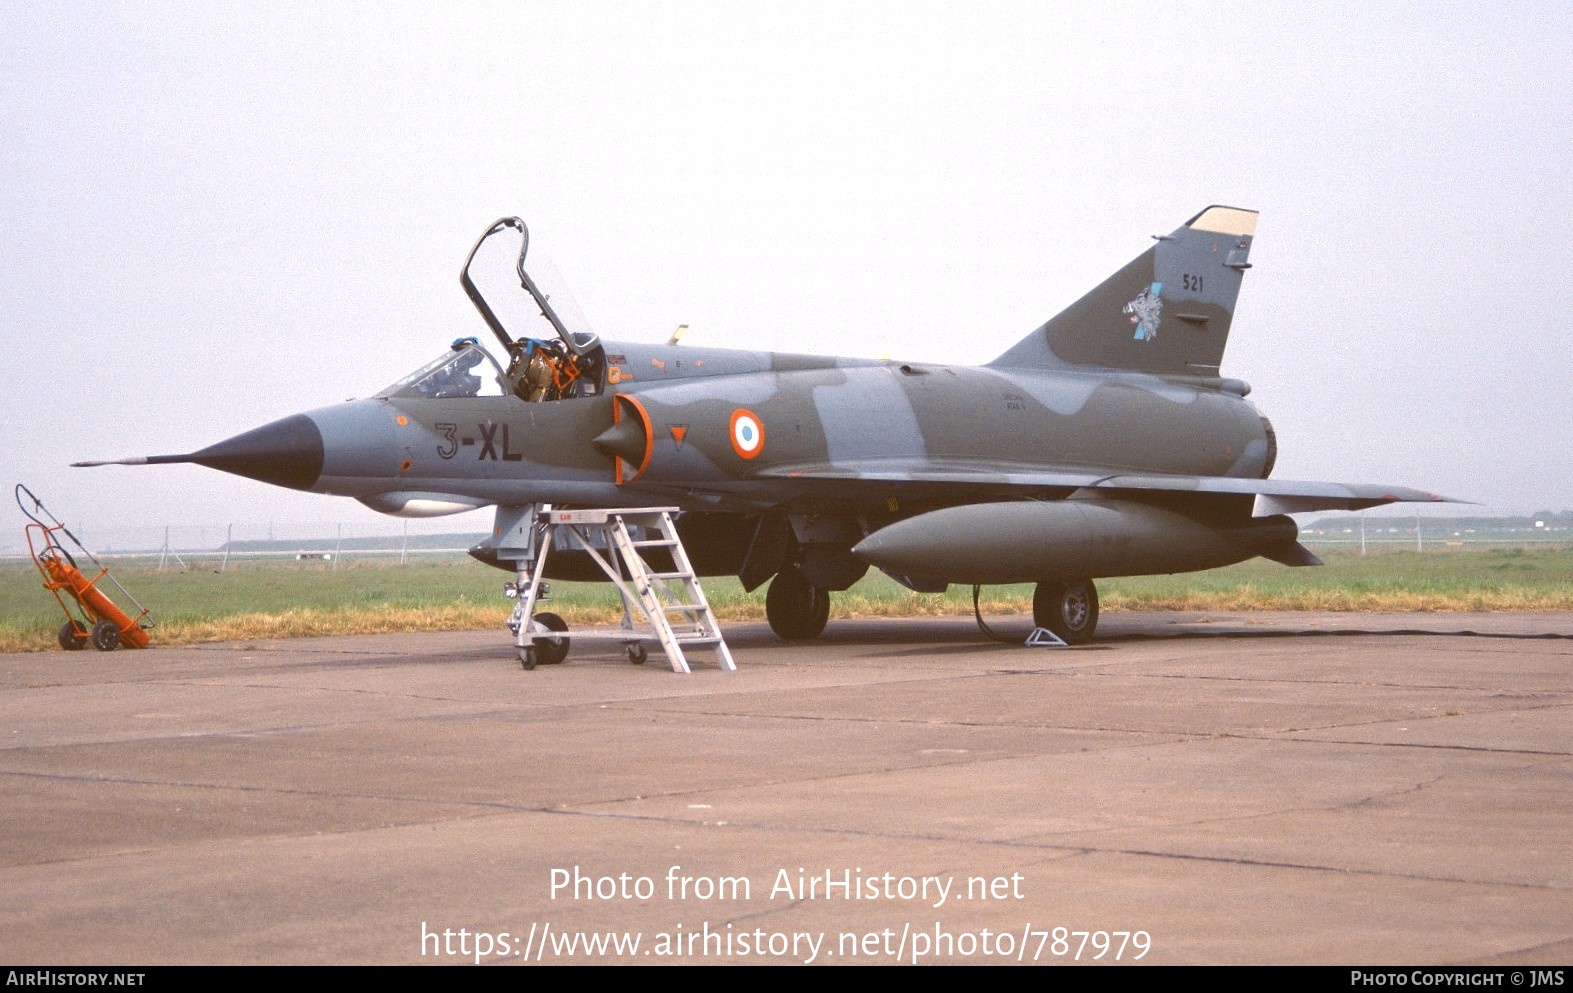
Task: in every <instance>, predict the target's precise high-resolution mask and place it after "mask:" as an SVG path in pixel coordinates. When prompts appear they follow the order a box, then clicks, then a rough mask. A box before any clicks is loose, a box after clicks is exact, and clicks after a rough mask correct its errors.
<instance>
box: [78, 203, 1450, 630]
mask: <svg viewBox="0 0 1573 993" xmlns="http://www.w3.org/2000/svg"><path fill="white" fill-rule="evenodd" d="M1256 217H1257V215H1256V212H1255V211H1250V210H1240V209H1237V208H1233V207H1222V206H1213V207H1208V208H1207V209H1206V210H1204V211H1202V212H1201V213H1200V214H1197V215H1196V216H1195V217H1193V218H1191V220H1189V221H1187V222H1186V223H1185V224H1184V225H1182V226H1181V227H1180V228H1179V229H1178V230H1176V231H1175V232H1174V233H1173V234H1170V235H1165V236H1160V237H1158V238H1157V244H1155V245H1153V246H1151V247H1149V248H1148V249H1147V250H1146V251H1145V252H1143V253H1142V254H1140V255H1139V256H1137V257H1136V258H1135V259H1134V260H1133V261H1131V262H1130V263H1129V264H1128V265H1126V266H1125V267H1124V268H1122V269H1120V270H1119V271H1118V272H1116V273H1115V274H1114V275H1112V276H1110V277H1109V278H1108V279H1107V280H1105V281H1104V282H1103V283H1102V284H1101V285H1099V286H1098V287H1097V288H1095V289H1093V290H1092V291H1091V292H1090V293H1088V294H1087V295H1086V296H1084V297H1082V298H1081V299H1080V300H1078V301H1076V302H1075V303H1074V304H1072V305H1071V306H1070V307H1069V308H1068V309H1066V310H1065V311H1064V312H1063V313H1061V314H1060V315H1059V316H1057V317H1055V318H1053V319H1052V320H1050V321H1048V322H1047V323H1046V324H1044V325H1043V326H1042V327H1039V328H1038V329H1036V330H1035V331H1033V332H1032V333H1031V334H1029V335H1027V337H1025V338H1023V339H1022V340H1021V341H1019V342H1017V343H1016V344H1015V345H1014V346H1012V347H1011V348H1009V349H1008V350H1007V351H1006V352H1005V353H1004V354H1003V355H1001V356H1000V357H999V358H997V359H995V360H994V361H993V362H990V363H988V364H987V365H985V366H981V367H962V366H947V365H927V364H920V363H912V362H890V361H876V360H869V359H856V358H821V357H817V356H808V355H790V354H779V353H773V352H749V351H735V350H725V349H713V348H691V347H686V346H679V345H677V344H676V340H675V337H674V339H673V341H670V342H668V343H666V344H665V345H645V344H636V343H612V342H603V341H601V340H600V339H599V338H598V337H597V336H596V335H594V334H593V333H591V332H589V331H588V330H587V329H584V328H580V327H570V326H569V324H568V323H565V321H567V320H569V318H570V312H571V308H570V307H568V306H567V302H568V301H567V298H566V296H564V295H555V294H550V293H548V292H546V291H544V290H543V289H542V283H541V282H538V280H537V279H536V278H532V275H531V272H530V271H529V270H527V269H526V267H525V258H526V255H527V253H528V251H529V247H530V245H529V232H528V230H527V229H526V228H525V225H524V224H523V222H521V221H520V220H519V219H518V218H506V219H504V220H501V221H498V222H497V223H496V224H494V225H493V226H492V228H491V229H490V230H488V231H487V232H486V234H485V235H483V236H482V237H481V239H480V241H478V242H477V243H476V245H475V248H474V249H472V250H471V253H470V257H469V258H468V259H467V260H466V262H465V266H464V269H463V271H462V274H461V277H460V282H461V284H462V285H463V287H464V289H465V291H466V293H468V294H469V296H470V298H471V300H472V301H473V302H474V303H475V305H476V307H477V308H478V309H479V310H480V313H481V316H482V317H483V318H484V319H485V321H486V324H487V326H488V327H490V328H491V330H492V332H493V333H494V334H495V335H496V337H497V339H498V341H499V342H500V344H501V346H502V353H503V355H504V356H505V359H506V365H504V364H499V363H498V362H497V361H496V360H495V359H494V358H493V357H492V356H491V355H490V354H489V353H488V352H487V351H486V350H485V349H483V348H482V347H481V346H480V344H479V342H478V341H477V340H476V339H474V338H469V339H461V340H460V341H457V342H455V343H454V344H453V345H452V347H451V348H450V349H449V350H448V351H447V352H445V353H443V354H442V355H441V356H440V357H438V358H437V359H436V360H435V361H433V362H431V363H430V364H428V365H426V366H423V367H422V368H420V369H418V370H416V371H415V372H414V373H412V374H411V375H410V376H408V377H406V378H405V379H403V380H401V381H400V382H398V383H396V384H394V385H393V386H391V387H389V388H388V389H386V390H384V391H382V392H381V393H379V394H377V395H376V396H375V397H373V398H371V399H367V400H355V401H351V402H349V403H345V404H341V405H339V406H336V407H328V408H323V409H321V410H314V411H311V412H310V413H306V414H296V415H294V416H293V417H286V418H284V419H283V420H280V421H275V422H273V423H271V424H268V425H266V426H264V427H260V428H257V429H256V430H254V431H249V432H247V433H245V434H241V435H238V436H236V437H234V438H230V439H229V440H227V441H221V442H219V443H218V444H215V445H212V446H210V447H208V448H204V449H202V450H201V451H197V452H193V453H190V454H186V455H160V456H149V457H146V458H140V459H127V460H122V464H154V463H171V462H195V463H197V464H199V465H204V466H209V467H211V468H214V469H220V470H223V471H225V472H232V473H237V474H239V475H242V476H248V477H250V478H253V479H258V480H262V481H264V482H268V483H274V484H277V485H279V486H287V487H291V488H293V489H299V490H310V491H313V492H318V493H333V494H339V495H343V496H350V497H354V498H356V499H358V500H359V501H360V502H362V503H364V504H365V505H366V506H368V507H371V508H372V509H374V510H378V511H381V512H383V513H386V514H392V515H395V516H404V517H424V516H436V515H441V514H450V513H458V512H461V511H467V510H473V509H476V508H480V507H485V506H488V505H495V506H496V507H497V526H496V529H495V530H494V535H496V536H497V537H496V538H494V539H493V540H491V541H488V542H485V543H483V544H482V545H480V546H477V547H476V548H475V549H472V551H471V554H473V555H475V556H476V557H477V558H480V559H482V560H483V561H487V562H490V563H491V564H494V565H498V566H500V567H503V568H509V569H513V568H516V567H518V566H519V560H520V558H521V557H522V555H523V552H521V551H519V550H518V549H514V548H511V547H510V546H508V545H507V544H506V543H505V542H504V541H503V536H504V535H505V534H507V533H509V532H510V529H512V530H513V531H515V532H516V531H518V530H519V522H520V521H522V520H531V521H533V520H534V511H535V509H536V508H537V507H538V506H539V505H543V504H552V505H556V506H570V507H634V506H646V505H657V504H666V505H677V506H680V507H682V508H683V509H684V510H685V511H687V513H686V514H685V516H684V517H683V519H682V522H681V525H680V533H681V535H682V537H683V540H684V543H685V545H686V546H687V548H688V550H689V554H690V558H691V560H692V562H693V564H694V567H695V569H696V570H697V571H698V572H700V573H701V574H704V575H721V574H733V575H737V576H738V577H739V578H740V579H741V580H742V582H743V585H744V586H745V587H746V588H747V589H749V590H753V589H755V588H757V587H759V586H760V585H762V584H763V583H764V582H766V581H767V580H771V579H772V577H774V579H773V580H772V581H771V583H770V589H769V593H768V596H767V599H766V608H767V613H768V616H769V620H770V625H771V627H772V628H773V629H774V630H775V631H776V633H777V634H779V635H781V636H782V637H783V638H788V639H801V638H813V637H815V636H817V635H818V634H819V633H820V632H821V631H822V630H823V629H824V626H825V621H826V617H827V614H828V611H829V604H830V601H829V596H828V591H835V590H845V589H847V588H848V587H849V586H851V585H852V584H853V583H855V582H856V581H857V580H858V579H859V578H861V577H862V576H863V575H864V573H865V572H867V570H868V568H869V566H870V565H874V566H877V567H878V568H880V569H882V570H884V571H885V572H886V573H888V574H890V575H891V576H893V577H894V578H895V579H897V580H898V581H899V582H901V583H903V584H904V585H906V586H908V587H910V588H911V589H914V590H918V591H925V592H927V591H940V590H944V589H945V588H946V587H947V586H948V585H949V584H951V583H963V584H969V585H973V586H977V585H992V584H1002V583H1026V582H1030V583H1036V584H1037V592H1036V596H1035V597H1034V601H1033V613H1034V619H1035V620H1036V622H1037V623H1038V624H1039V625H1040V626H1042V627H1046V628H1048V629H1050V630H1051V631H1053V632H1055V633H1056V634H1058V635H1059V636H1060V637H1061V638H1063V639H1064V640H1065V641H1067V642H1070V643H1079V642H1085V641H1087V640H1089V639H1090V638H1091V637H1092V635H1093V630H1094V628H1095V626H1096V624H1097V621H1098V596H1097V589H1096V587H1095V586H1094V585H1093V580H1094V579H1096V578H1099V577H1105V576H1131V575H1143V574H1150V573H1173V572H1189V571H1193V570H1200V569H1211V568H1214V567H1216V566H1222V565H1228V564H1231V563H1234V562H1240V561H1243V560H1245V559H1248V558H1251V557H1253V556H1258V555H1260V556H1264V557H1266V558H1269V559H1272V560H1274V561H1277V562H1281V563H1283V564H1285V565H1291V566H1305V565H1317V564H1319V563H1318V561H1317V559H1316V557H1315V556H1314V555H1312V554H1311V553H1310V551H1308V550H1307V549H1306V548H1305V547H1304V546H1302V545H1300V544H1299V540H1298V538H1299V532H1298V528H1297V526H1296V525H1295V522H1294V521H1293V520H1292V519H1290V518H1289V517H1288V516H1286V515H1287V514H1289V513H1294V512H1298V511H1310V510H1325V509H1342V510H1358V509H1362V508H1366V507H1374V506H1378V505H1380V504H1386V503H1392V502H1395V501H1436V500H1441V499H1442V498H1441V497H1437V496H1435V495H1433V494H1430V493H1423V492H1419V491H1416V490H1411V489H1404V488H1400V487H1393V486H1369V485H1349V484H1343V483H1327V482H1291V481H1285V480H1274V479H1270V478H1269V476H1270V475H1271V473H1272V469H1273V461H1274V458H1275V456H1276V453H1277V441H1276V439H1275V437H1274V434H1273V428H1272V425H1271V424H1269V423H1268V421H1267V418H1266V417H1264V416H1262V415H1261V414H1260V413H1258V412H1257V410H1256V407H1255V406H1254V405H1253V404H1251V403H1250V402H1248V401H1247V400H1246V399H1245V397H1246V395H1247V394H1248V393H1249V392H1250V387H1249V386H1248V385H1246V384H1245V383H1244V382H1241V381H1240V380H1238V379H1227V378H1223V377H1221V376H1220V375H1219V363H1220V362H1221V361H1222V358H1223V352H1224V345H1225V344H1226V343H1227V341H1228V337H1229V325H1230V322H1231V318H1232V317H1233V313H1234V304H1235V300H1236V298H1237V296H1238V294H1239V291H1240V281H1241V278H1242V276H1243V274H1244V272H1245V270H1246V269H1248V268H1249V267H1250V263H1249V262H1248V261H1247V258H1248V256H1249V253H1250V248H1251V240H1252V237H1253V235H1254V233H1255V229H1256ZM510 230H511V231H515V232H517V234H518V235H519V237H520V239H521V241H522V242H523V244H522V247H521V248H520V250H519V253H518V257H517V262H516V263H515V262H514V260H513V256H512V254H511V252H510V253H509V254H508V255H507V256H506V261H507V263H508V264H509V265H511V266H512V267H513V268H514V269H515V271H516V272H517V275H518V281H519V283H520V286H521V287H522V289H523V290H524V292H525V293H526V294H528V297H525V296H522V295H520V294H513V296H515V297H517V298H518V303H519V304H521V305H523V309H524V312H525V314H524V319H525V320H526V321H528V322H533V323H530V324H528V325H526V326H518V325H517V322H512V323H515V324H516V326H515V327H513V328H510V327H508V326H507V325H505V323H504V321H503V320H502V319H500V318H499V317H498V315H497V313H496V312H495V311H494V309H493V307H492V306H491V305H490V303H489V302H488V300H487V298H486V297H485V296H483V294H482V293H481V292H480V291H479V290H478V288H477V287H476V285H475V282H474V281H473V280H472V278H471V267H472V265H473V264H474V263H475V261H476V256H477V253H479V252H480V251H481V249H482V247H483V245H486V243H487V242H488V240H489V239H491V238H492V237H493V236H494V235H498V234H501V233H503V232H506V231H510ZM494 244H496V243H494ZM534 265H535V262H534V261H532V267H533V266H534ZM510 278H512V277H511V276H510ZM554 296H556V302H553V297H554ZM78 464H104V463H78ZM510 553H511V554H510ZM578 554H579V556H580V557H581V558H580V559H579V560H576V559H575V558H574V557H573V556H571V555H560V556H558V557H556V558H554V559H552V565H553V566H554V567H555V568H553V569H552V570H551V575H553V576H556V577H558V578H574V579H599V578H603V577H602V576H601V575H600V573H599V572H598V571H597V569H596V568H595V567H594V566H593V563H589V562H587V561H584V560H583V558H582V557H583V553H582V552H580V553H578Z"/></svg>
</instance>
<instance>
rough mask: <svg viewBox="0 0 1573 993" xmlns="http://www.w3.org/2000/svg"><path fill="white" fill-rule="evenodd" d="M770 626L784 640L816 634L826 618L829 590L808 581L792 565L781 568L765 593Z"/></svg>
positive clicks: (805, 638) (828, 608)
mask: <svg viewBox="0 0 1573 993" xmlns="http://www.w3.org/2000/svg"><path fill="white" fill-rule="evenodd" d="M765 617H766V618H767V619H768V620H769V621H770V630H772V631H774V632H775V633H776V634H777V635H778V636H780V637H782V638H784V639H786V640H787V641H807V640H808V639H810V638H817V637H819V636H820V634H821V633H822V632H823V631H824V630H825V622H826V621H828V620H829V619H830V594H829V593H826V592H825V591H824V590H821V589H818V588H816V587H814V586H813V585H812V584H810V583H809V581H808V578H807V577H806V576H804V575H803V574H802V573H801V572H798V571H797V570H796V569H783V570H781V571H780V572H779V573H777V574H776V578H775V579H772V580H771V581H770V592H768V593H766V594H765Z"/></svg>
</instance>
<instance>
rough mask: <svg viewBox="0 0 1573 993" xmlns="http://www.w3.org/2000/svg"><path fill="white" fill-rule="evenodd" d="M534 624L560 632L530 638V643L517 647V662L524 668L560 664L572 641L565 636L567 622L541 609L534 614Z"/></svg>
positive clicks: (565, 656)
mask: <svg viewBox="0 0 1573 993" xmlns="http://www.w3.org/2000/svg"><path fill="white" fill-rule="evenodd" d="M535 625H536V627H538V628H542V629H545V630H547V631H551V632H561V634H560V635H556V634H548V635H544V636H541V637H537V638H533V639H531V641H530V644H528V645H525V646H524V647H523V648H521V649H519V664H520V665H522V666H524V667H525V668H526V669H534V668H535V667H536V666H537V665H561V664H562V661H563V659H566V658H567V657H568V646H569V644H571V642H572V639H570V638H568V637H567V631H568V622H567V621H565V620H563V619H562V618H561V617H559V616H557V615H556V614H553V613H550V612H547V611H542V612H541V613H538V614H536V615H535Z"/></svg>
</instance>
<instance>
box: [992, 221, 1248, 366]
mask: <svg viewBox="0 0 1573 993" xmlns="http://www.w3.org/2000/svg"><path fill="white" fill-rule="evenodd" d="M1255 234H1256V211H1254V210H1241V209H1240V208H1238V207H1222V206H1213V207H1208V208H1207V209H1206V210H1204V211H1202V212H1201V213H1200V214H1197V215H1196V216H1195V217H1193V218H1191V219H1190V220H1189V221H1186V222H1185V225H1184V226H1183V227H1181V228H1179V229H1178V230H1177V231H1175V232H1174V233H1173V234H1170V235H1165V236H1161V237H1159V238H1158V243H1157V244H1156V245H1154V246H1152V247H1151V248H1149V249H1147V251H1145V252H1143V253H1142V254H1141V255H1138V256H1137V257H1136V258H1135V259H1132V260H1131V261H1130V262H1129V263H1128V264H1127V265H1126V266H1125V267H1124V268H1123V269H1121V270H1120V271H1119V272H1117V273H1115V274H1114V275H1112V276H1110V277H1109V278H1108V279H1106V280H1104V281H1103V282H1102V283H1101V284H1099V285H1098V286H1097V287H1096V288H1095V289H1093V290H1092V292H1090V293H1088V294H1087V295H1086V296H1084V297H1082V298H1081V299H1080V300H1077V301H1076V302H1075V303H1073V304H1071V305H1070V306H1069V307H1067V308H1065V310H1064V311H1062V312H1061V313H1060V314H1059V315H1058V316H1056V317H1053V318H1051V319H1050V320H1049V321H1048V323H1046V324H1044V325H1043V326H1042V327H1040V328H1038V329H1037V330H1036V331H1034V332H1032V334H1030V335H1028V336H1027V337H1025V338H1023V339H1022V340H1021V341H1019V342H1017V343H1016V344H1015V345H1014V346H1013V347H1012V348H1011V349H1010V350H1009V351H1007V352H1006V353H1005V354H1004V355H1001V356H1000V357H999V358H997V359H995V360H994V361H993V362H990V363H989V365H991V366H995V367H1003V368H1011V367H1018V368H1019V367H1028V368H1056V367H1061V366H1066V365H1084V366H1100V367H1104V368H1112V369H1130V370H1133V371H1137V372H1151V373H1158V374H1164V375H1188V376H1216V375H1218V366H1219V363H1221V362H1222V361H1223V350H1224V346H1225V345H1226V344H1228V342H1229V324H1230V321H1231V320H1232V319H1233V317H1234V303H1235V300H1236V299H1238V297H1239V295H1240V280H1241V278H1242V276H1243V275H1244V272H1245V270H1246V269H1249V268H1250V267H1251V264H1250V262H1249V261H1247V259H1248V258H1249V256H1250V251H1251V239H1252V238H1253V237H1254V236H1255Z"/></svg>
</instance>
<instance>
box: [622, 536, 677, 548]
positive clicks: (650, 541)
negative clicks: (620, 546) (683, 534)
mask: <svg viewBox="0 0 1573 993" xmlns="http://www.w3.org/2000/svg"><path fill="white" fill-rule="evenodd" d="M629 544H630V545H633V546H634V547H635V548H671V547H672V546H673V545H675V544H677V541H676V540H675V539H673V538H647V539H645V540H644V541H629Z"/></svg>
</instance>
